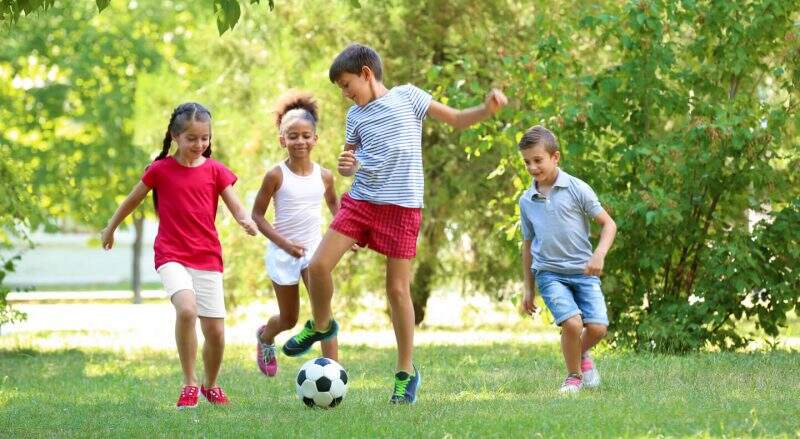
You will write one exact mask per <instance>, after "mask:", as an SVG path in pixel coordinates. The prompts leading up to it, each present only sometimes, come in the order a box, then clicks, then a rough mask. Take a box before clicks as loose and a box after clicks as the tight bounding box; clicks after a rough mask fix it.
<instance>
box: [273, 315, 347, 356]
mask: <svg viewBox="0 0 800 439" xmlns="http://www.w3.org/2000/svg"><path fill="white" fill-rule="evenodd" d="M337 332H339V324H338V323H336V320H333V319H331V323H330V324H329V325H328V330H327V331H324V332H319V331H316V330H315V329H314V321H313V320H309V321H307V322H306V324H305V325H304V326H303V330H302V331H300V333H299V334H297V335H295V336H294V337H292V338H290V339H289V341H287V342H286V344H284V345H283V353H284V354H286V355H288V356H290V357H296V356H298V355H302V354H305V353H306V352H308V350H309V349H311V346H313V345H314V343H316V342H318V341H322V340H327V339H329V338H331V337H333V336H335V335H336V333H337Z"/></svg>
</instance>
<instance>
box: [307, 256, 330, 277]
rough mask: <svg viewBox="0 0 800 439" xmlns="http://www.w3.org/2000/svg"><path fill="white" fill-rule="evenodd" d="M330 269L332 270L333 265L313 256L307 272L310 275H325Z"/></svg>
mask: <svg viewBox="0 0 800 439" xmlns="http://www.w3.org/2000/svg"><path fill="white" fill-rule="evenodd" d="M331 271H333V267H329V266H328V264H326V263H325V262H324V261H322V260H321V259H320V258H313V259H311V262H310V263H309V264H308V274H309V275H310V276H314V277H317V276H325V275H329V274H330V273H331Z"/></svg>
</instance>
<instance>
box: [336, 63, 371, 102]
mask: <svg viewBox="0 0 800 439" xmlns="http://www.w3.org/2000/svg"><path fill="white" fill-rule="evenodd" d="M371 73H372V72H371V71H370V70H369V67H362V71H361V74H358V75H356V74H354V73H348V72H344V73H342V74H341V75H339V77H338V78H336V85H338V86H339V88H340V89H342V95H343V96H344V97H346V98H347V99H350V100H351V101H353V102H355V103H356V105H358V106H359V107H361V106H364V105H367V104H368V103H370V101H372V99H374V97H373V96H372V88H371V87H370V78H372V74H371Z"/></svg>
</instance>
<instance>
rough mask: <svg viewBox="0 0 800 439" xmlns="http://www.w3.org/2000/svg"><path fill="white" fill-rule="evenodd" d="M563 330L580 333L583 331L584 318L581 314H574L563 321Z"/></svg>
mask: <svg viewBox="0 0 800 439" xmlns="http://www.w3.org/2000/svg"><path fill="white" fill-rule="evenodd" d="M561 330H562V331H566V332H569V333H577V334H580V333H581V331H583V319H582V318H581V316H580V315H576V316H572V317H570V318H568V319H567V320H564V321H563V322H561Z"/></svg>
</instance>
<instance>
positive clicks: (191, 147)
mask: <svg viewBox="0 0 800 439" xmlns="http://www.w3.org/2000/svg"><path fill="white" fill-rule="evenodd" d="M172 140H174V141H175V143H177V144H178V153H179V154H180V155H181V156H182V157H183V158H185V159H188V160H195V159H198V158H200V156H201V155H203V152H205V150H206V149H208V145H209V144H211V125H210V124H209V123H208V122H198V121H190V122H189V124H188V125H187V126H186V129H185V130H183V132H181V133H180V134H178V135H177V136H175V135H173V136H172Z"/></svg>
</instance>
